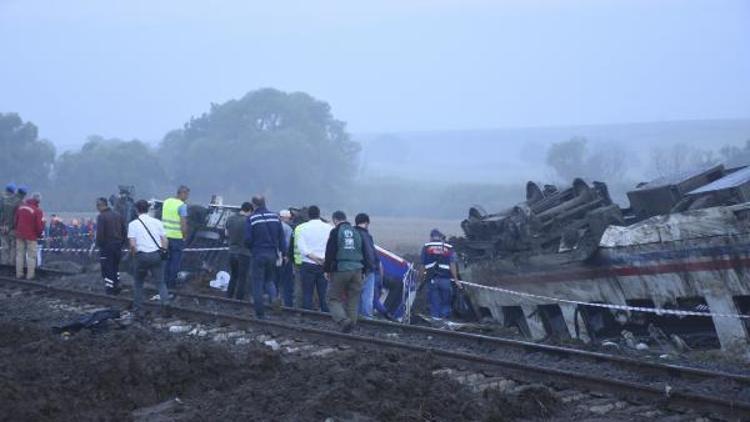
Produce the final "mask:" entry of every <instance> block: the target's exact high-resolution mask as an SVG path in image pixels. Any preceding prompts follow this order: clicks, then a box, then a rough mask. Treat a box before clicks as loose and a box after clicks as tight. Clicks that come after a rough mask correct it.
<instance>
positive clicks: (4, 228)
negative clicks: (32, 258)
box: [0, 183, 18, 265]
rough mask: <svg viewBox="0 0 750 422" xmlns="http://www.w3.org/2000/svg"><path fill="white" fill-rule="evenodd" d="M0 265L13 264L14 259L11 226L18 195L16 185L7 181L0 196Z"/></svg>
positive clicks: (13, 241) (14, 220) (14, 218)
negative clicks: (0, 196)
mask: <svg viewBox="0 0 750 422" xmlns="http://www.w3.org/2000/svg"><path fill="white" fill-rule="evenodd" d="M0 201H1V202H0V242H1V244H0V246H1V247H2V250H0V265H13V263H14V262H15V259H16V234H15V233H14V231H13V226H14V225H15V222H16V208H18V197H17V196H16V185H15V184H14V183H8V184H7V185H6V186H5V192H3V197H2V198H0Z"/></svg>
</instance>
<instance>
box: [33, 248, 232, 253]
mask: <svg viewBox="0 0 750 422" xmlns="http://www.w3.org/2000/svg"><path fill="white" fill-rule="evenodd" d="M39 249H40V250H41V251H43V252H67V253H89V252H99V249H98V248H89V249H82V248H39ZM228 250H229V247H228V246H222V247H216V248H185V249H183V250H182V252H209V251H228ZM122 251H123V252H128V251H130V249H123V250H122Z"/></svg>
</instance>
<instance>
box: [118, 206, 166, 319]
mask: <svg viewBox="0 0 750 422" xmlns="http://www.w3.org/2000/svg"><path fill="white" fill-rule="evenodd" d="M135 209H136V212H137V213H138V218H136V219H135V220H133V221H131V222H130V224H128V241H129V242H130V254H131V256H132V257H133V259H134V261H135V285H134V286H133V312H134V313H135V314H136V315H138V314H139V313H141V307H142V306H143V282H144V281H145V280H146V275H147V274H148V273H149V272H150V273H151V278H152V279H153V282H154V284H156V285H157V286H158V288H159V299H160V303H161V306H162V310H163V311H164V310H165V308H164V307H165V306H166V305H167V301H168V299H169V292H168V290H167V283H166V282H165V281H164V268H163V267H164V261H163V260H162V256H161V253H160V251H161V250H166V249H168V247H169V241H168V240H167V235H166V231H165V230H164V225H163V224H162V222H161V221H159V220H157V219H155V218H153V217H151V216H149V215H148V209H149V204H148V202H147V201H146V200H144V199H141V200H139V201H138V202H136V203H135Z"/></svg>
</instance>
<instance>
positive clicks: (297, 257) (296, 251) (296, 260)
mask: <svg viewBox="0 0 750 422" xmlns="http://www.w3.org/2000/svg"><path fill="white" fill-rule="evenodd" d="M301 227H302V224H300V225H298V226H297V227H295V228H294V234H293V235H292V236H293V237H294V265H302V254H301V253H300V251H299V246H298V245H297V239H299V234H300V232H301V231H302V230H300V228H301Z"/></svg>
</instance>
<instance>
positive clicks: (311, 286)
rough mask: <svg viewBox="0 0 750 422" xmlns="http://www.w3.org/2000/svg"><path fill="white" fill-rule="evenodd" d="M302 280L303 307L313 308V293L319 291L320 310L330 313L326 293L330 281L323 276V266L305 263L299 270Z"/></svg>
mask: <svg viewBox="0 0 750 422" xmlns="http://www.w3.org/2000/svg"><path fill="white" fill-rule="evenodd" d="M299 271H300V278H301V279H302V307H303V308H305V309H312V308H313V292H314V291H316V290H317V292H318V301H319V302H320V310H321V311H322V312H328V302H327V299H326V293H327V291H328V280H326V277H325V274H323V266H322V265H315V264H310V263H307V262H303V263H302V265H300V268H299Z"/></svg>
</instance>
